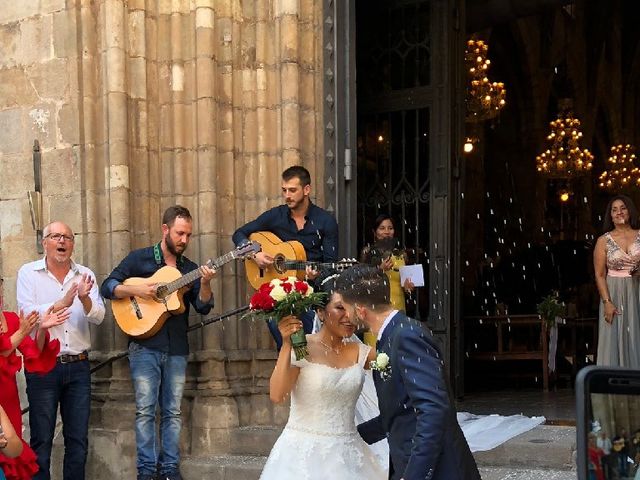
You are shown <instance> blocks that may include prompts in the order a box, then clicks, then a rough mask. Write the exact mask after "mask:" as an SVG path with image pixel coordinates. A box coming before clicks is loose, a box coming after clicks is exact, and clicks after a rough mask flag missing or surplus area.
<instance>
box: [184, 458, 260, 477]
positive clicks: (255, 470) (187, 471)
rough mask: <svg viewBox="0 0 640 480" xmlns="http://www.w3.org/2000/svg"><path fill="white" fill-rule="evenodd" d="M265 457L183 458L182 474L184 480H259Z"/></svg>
mask: <svg viewBox="0 0 640 480" xmlns="http://www.w3.org/2000/svg"><path fill="white" fill-rule="evenodd" d="M266 461H267V457H265V456H252V455H214V456H208V457H183V458H182V462H181V465H180V473H181V474H182V478H184V480H200V479H203V478H206V479H207V480H228V479H233V480H258V478H260V472H261V471H262V468H263V467H264V463H265V462H266Z"/></svg>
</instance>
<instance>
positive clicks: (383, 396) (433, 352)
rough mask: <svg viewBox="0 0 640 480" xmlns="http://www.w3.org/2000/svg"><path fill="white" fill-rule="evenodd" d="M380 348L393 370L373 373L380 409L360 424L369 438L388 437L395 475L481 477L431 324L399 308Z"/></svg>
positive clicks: (413, 479)
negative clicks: (388, 372)
mask: <svg viewBox="0 0 640 480" xmlns="http://www.w3.org/2000/svg"><path fill="white" fill-rule="evenodd" d="M377 350H378V353H380V352H385V353H386V354H387V355H388V356H389V366H390V369H391V370H390V375H388V376H387V377H386V379H383V378H382V376H381V374H380V373H379V372H378V371H374V372H373V378H374V382H375V385H376V391H377V393H378V405H379V407H380V415H379V416H378V417H375V418H373V419H371V420H369V421H367V422H365V423H362V424H360V425H359V426H358V431H359V432H360V435H361V436H362V438H363V439H364V440H365V441H366V442H367V443H370V444H371V443H375V442H377V441H379V440H381V439H382V438H384V437H385V436H386V437H387V438H388V441H389V462H390V468H389V478H390V479H392V480H399V479H401V478H403V479H404V480H418V479H420V480H424V479H428V480H432V479H437V480H476V479H477V480H480V474H479V473H478V468H477V467H476V463H475V460H474V458H473V456H472V455H471V451H470V450H469V445H468V444H467V441H466V440H465V438H464V435H463V433H462V430H461V429H460V426H459V425H458V422H457V419H456V410H455V407H454V405H453V403H452V401H451V399H450V396H449V389H448V386H447V381H446V377H445V375H446V373H445V368H444V361H443V358H442V354H441V353H440V350H439V348H438V346H437V345H436V343H435V341H434V339H433V336H432V335H431V332H430V331H429V330H428V328H427V327H426V326H425V325H423V324H421V323H420V322H417V321H416V320H413V319H410V318H409V317H407V316H406V315H404V314H403V313H397V314H396V315H394V317H393V318H392V319H391V321H390V322H389V323H388V324H387V326H386V328H385V329H384V331H383V332H382V338H381V339H380V341H379V342H378V345H377Z"/></svg>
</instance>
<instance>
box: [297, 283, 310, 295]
mask: <svg viewBox="0 0 640 480" xmlns="http://www.w3.org/2000/svg"><path fill="white" fill-rule="evenodd" d="M294 286H295V289H296V292H299V293H301V294H302V295H304V294H305V293H307V290H309V284H308V283H307V282H303V281H301V280H298V281H297V282H296V283H295V285H294Z"/></svg>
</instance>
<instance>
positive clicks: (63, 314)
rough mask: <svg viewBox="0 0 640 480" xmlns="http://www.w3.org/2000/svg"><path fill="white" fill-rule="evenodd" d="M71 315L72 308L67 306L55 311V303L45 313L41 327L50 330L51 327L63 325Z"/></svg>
mask: <svg viewBox="0 0 640 480" xmlns="http://www.w3.org/2000/svg"><path fill="white" fill-rule="evenodd" d="M69 317H71V310H69V308H67V307H65V308H62V309H60V310H58V311H57V312H54V311H53V305H52V306H51V307H49V310H47V312H46V313H45V314H44V315H43V318H42V322H40V328H41V329H42V330H48V329H49V328H51V327H56V326H58V325H62V324H63V323H64V322H66V321H67V320H69Z"/></svg>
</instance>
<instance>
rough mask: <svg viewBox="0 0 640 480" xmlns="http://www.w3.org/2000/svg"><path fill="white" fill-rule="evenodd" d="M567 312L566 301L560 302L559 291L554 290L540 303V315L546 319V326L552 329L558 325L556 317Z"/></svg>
mask: <svg viewBox="0 0 640 480" xmlns="http://www.w3.org/2000/svg"><path fill="white" fill-rule="evenodd" d="M564 313H565V305H564V302H560V299H559V298H558V292H555V291H554V292H553V293H552V294H551V295H547V296H546V297H544V298H543V299H542V302H540V303H539V304H538V315H540V316H541V317H542V319H543V320H544V326H545V328H547V330H548V329H550V328H552V327H554V326H555V325H556V317H562V316H563V315H564Z"/></svg>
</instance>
